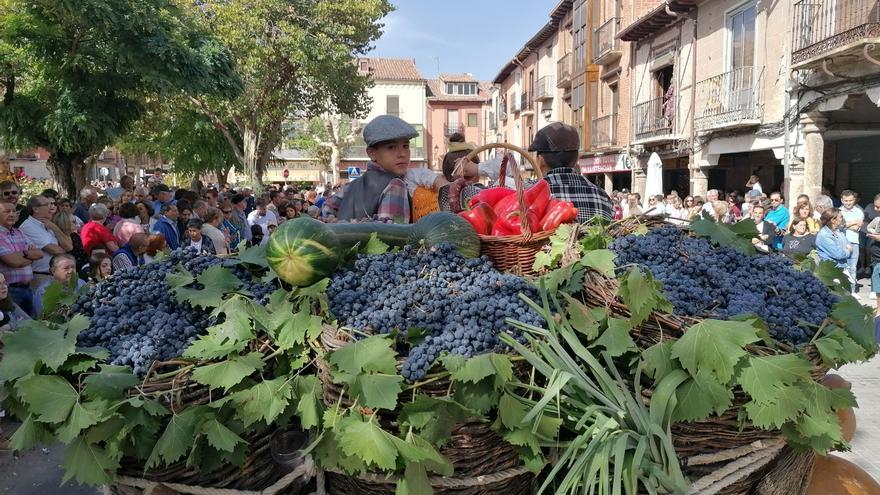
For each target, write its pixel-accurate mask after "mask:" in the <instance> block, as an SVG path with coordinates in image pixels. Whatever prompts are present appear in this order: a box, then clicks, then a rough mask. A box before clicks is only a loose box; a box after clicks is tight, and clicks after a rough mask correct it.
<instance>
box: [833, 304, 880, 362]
mask: <svg viewBox="0 0 880 495" xmlns="http://www.w3.org/2000/svg"><path fill="white" fill-rule="evenodd" d="M831 318H832V319H833V320H836V321H838V322H840V324H841V327H843V329H844V330H845V331H846V333H847V334H848V335H849V336H850V337H851V338H852V339H853V340H855V341H856V343H858V344H859V345H860V346H862V348H863V349H865V351H867V352H868V354H869V355H874V354H875V353H876V352H877V336H876V335H875V333H874V311H873V310H872V309H871V308H868V307H866V306H864V305H862V304H861V303H860V302H859V301H858V300H857V299H856V298H854V297H852V296H846V297H844V298H843V299H842V300H841V301H840V302H838V303H836V304H835V305H834V306H833V307H832V308H831Z"/></svg>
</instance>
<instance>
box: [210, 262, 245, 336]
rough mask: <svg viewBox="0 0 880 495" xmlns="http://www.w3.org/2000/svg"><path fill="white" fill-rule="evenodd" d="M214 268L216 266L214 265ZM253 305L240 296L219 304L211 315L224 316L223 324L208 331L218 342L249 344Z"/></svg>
mask: <svg viewBox="0 0 880 495" xmlns="http://www.w3.org/2000/svg"><path fill="white" fill-rule="evenodd" d="M215 266H216V265H215ZM252 307H253V304H252V303H251V302H250V301H249V300H248V299H247V298H245V297H243V296H241V295H238V294H236V295H234V296H232V297H230V298H229V299H227V300H225V301H223V302H221V303H219V306H218V307H217V308H216V309H215V310H214V311H213V312H212V313H211V314H212V316H220V315H221V314H222V315H223V316H224V320H223V323H219V324H217V325H214V326H213V327H211V328H209V329H208V332H210V334H213V335H214V336H215V337H216V338H217V341H218V342H223V341H225V340H227V341H231V342H240V341H245V342H250V341H251V340H253V338H254V331H253V326H254V325H253V322H252V321H251V313H252Z"/></svg>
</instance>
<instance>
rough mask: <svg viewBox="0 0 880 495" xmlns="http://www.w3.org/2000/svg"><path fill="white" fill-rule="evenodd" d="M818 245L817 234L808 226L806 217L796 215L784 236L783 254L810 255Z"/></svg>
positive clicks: (792, 255)
mask: <svg viewBox="0 0 880 495" xmlns="http://www.w3.org/2000/svg"><path fill="white" fill-rule="evenodd" d="M815 247H816V235H815V234H813V233H812V232H810V231H809V229H808V228H807V220H806V219H805V218H800V217H796V218H795V219H794V220H792V222H791V226H789V229H788V233H787V234H785V236H784V237H783V238H782V254H784V255H786V256H791V257H794V256H795V255H804V256H806V255H808V254H810V252H811V251H812V250H813V249H814V248H815Z"/></svg>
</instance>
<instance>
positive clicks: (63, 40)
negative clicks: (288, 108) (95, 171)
mask: <svg viewBox="0 0 880 495" xmlns="http://www.w3.org/2000/svg"><path fill="white" fill-rule="evenodd" d="M236 3H238V2H236ZM198 19H199V18H198V17H196V16H195V15H194V12H192V11H190V10H189V9H185V8H180V7H179V6H178V5H176V4H175V3H174V2H173V1H171V0H0V26H3V27H2V29H0V84H2V87H3V100H2V103H0V140H2V145H3V146H5V147H8V148H26V147H34V146H42V147H44V148H46V149H47V150H48V151H49V152H50V153H51V157H50V159H49V164H48V165H49V171H50V173H51V175H52V177H53V179H54V180H55V182H56V185H57V187H59V188H60V189H61V190H63V191H64V192H65V193H67V194H69V195H74V194H75V193H76V191H77V190H78V189H79V188H80V187H81V186H82V185H83V183H84V182H85V171H86V168H85V165H84V164H85V161H86V159H88V158H89V157H91V156H94V155H96V154H97V153H99V152H100V151H102V150H103V149H104V148H105V147H106V146H108V145H110V144H112V143H113V142H114V141H115V140H116V139H117V138H118V137H119V136H122V135H124V134H125V133H126V132H128V131H129V130H130V127H131V125H132V123H133V122H135V121H136V120H137V119H138V118H139V117H140V116H141V115H142V114H143V112H144V101H145V98H146V97H147V96H153V97H158V98H165V97H176V96H177V95H180V94H182V93H183V94H187V95H190V96H198V97H203V96H210V97H214V98H218V99H229V98H235V97H236V96H237V95H238V94H239V93H240V92H241V90H242V82H241V80H240V79H239V77H238V76H237V74H236V72H235V70H234V66H233V63H234V62H233V58H232V57H231V56H230V53H229V50H228V49H227V48H226V47H225V46H224V44H223V43H222V42H221V41H219V40H218V39H217V38H216V37H214V36H213V35H212V34H211V33H210V32H209V31H208V30H206V29H205V28H204V26H203V25H202V24H201V23H200V22H197V20H198Z"/></svg>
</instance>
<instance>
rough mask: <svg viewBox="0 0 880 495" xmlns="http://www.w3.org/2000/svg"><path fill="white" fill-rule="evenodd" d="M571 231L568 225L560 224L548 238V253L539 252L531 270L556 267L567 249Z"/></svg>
mask: <svg viewBox="0 0 880 495" xmlns="http://www.w3.org/2000/svg"><path fill="white" fill-rule="evenodd" d="M571 230H572V226H571V225H569V224H562V225H560V226H559V227H558V228H557V229H556V232H554V233H553V235H552V236H550V242H549V246H550V247H549V251H547V250H545V251H539V252H538V254H537V255H536V256H535V262H534V263H533V264H532V269H533V270H535V271H541V270H542V269H544V268H549V267H550V266H551V265H556V264H557V263H558V262H559V259H560V258H561V257H562V255H563V254H564V253H565V252H566V251H567V250H568V248H569V244H570V243H569V238H570V237H571ZM573 247H579V246H573Z"/></svg>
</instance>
